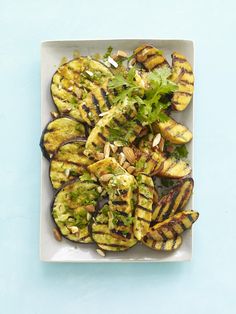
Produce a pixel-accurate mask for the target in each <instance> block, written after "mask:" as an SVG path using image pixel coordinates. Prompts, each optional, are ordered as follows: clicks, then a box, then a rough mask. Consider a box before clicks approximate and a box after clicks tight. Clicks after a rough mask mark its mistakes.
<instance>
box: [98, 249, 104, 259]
mask: <svg viewBox="0 0 236 314" xmlns="http://www.w3.org/2000/svg"><path fill="white" fill-rule="evenodd" d="M96 252H97V253H98V254H99V255H100V256H102V257H105V256H106V254H105V252H104V251H102V250H101V249H96Z"/></svg>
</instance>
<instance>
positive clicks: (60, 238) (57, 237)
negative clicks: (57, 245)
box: [52, 228, 62, 241]
mask: <svg viewBox="0 0 236 314" xmlns="http://www.w3.org/2000/svg"><path fill="white" fill-rule="evenodd" d="M52 231H53V234H54V237H55V239H56V240H57V241H61V240H62V236H61V233H60V231H59V230H58V229H57V228H53V229H52Z"/></svg>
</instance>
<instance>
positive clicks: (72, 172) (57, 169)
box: [49, 141, 93, 189]
mask: <svg viewBox="0 0 236 314" xmlns="http://www.w3.org/2000/svg"><path fill="white" fill-rule="evenodd" d="M84 148H85V141H73V142H68V143H66V144H62V145H61V146H59V148H58V150H57V151H56V152H55V154H54V155H53V157H52V159H51V163H50V169H49V174H50V179H51V183H52V186H53V187H54V189H59V188H60V187H61V186H62V185H63V184H64V183H66V182H68V181H70V180H73V179H75V178H76V177H79V176H80V175H81V174H83V173H84V172H85V171H86V169H87V166H89V165H90V164H91V163H92V162H93V160H91V159H89V158H88V157H87V156H85V155H84V153H83V152H84Z"/></svg>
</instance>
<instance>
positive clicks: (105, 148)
mask: <svg viewBox="0 0 236 314" xmlns="http://www.w3.org/2000/svg"><path fill="white" fill-rule="evenodd" d="M110 151H111V150H110V143H109V142H106V144H105V146H104V157H105V158H108V157H109V156H110Z"/></svg>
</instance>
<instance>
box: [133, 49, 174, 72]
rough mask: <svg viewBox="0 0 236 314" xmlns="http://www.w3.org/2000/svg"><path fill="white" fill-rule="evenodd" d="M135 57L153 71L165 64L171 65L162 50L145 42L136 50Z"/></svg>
mask: <svg viewBox="0 0 236 314" xmlns="http://www.w3.org/2000/svg"><path fill="white" fill-rule="evenodd" d="M134 57H135V59H136V61H137V62H139V63H141V64H142V65H143V66H144V68H145V69H146V70H148V71H152V70H154V69H156V68H160V67H163V66H168V67H169V64H168V62H167V60H166V59H165V58H164V56H163V54H162V51H161V50H159V49H157V48H155V47H153V46H151V45H147V44H145V45H142V46H140V47H138V48H136V49H135V50H134Z"/></svg>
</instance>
